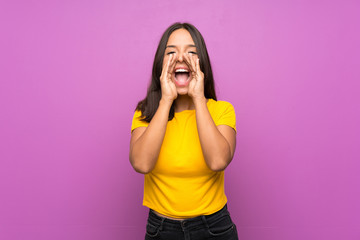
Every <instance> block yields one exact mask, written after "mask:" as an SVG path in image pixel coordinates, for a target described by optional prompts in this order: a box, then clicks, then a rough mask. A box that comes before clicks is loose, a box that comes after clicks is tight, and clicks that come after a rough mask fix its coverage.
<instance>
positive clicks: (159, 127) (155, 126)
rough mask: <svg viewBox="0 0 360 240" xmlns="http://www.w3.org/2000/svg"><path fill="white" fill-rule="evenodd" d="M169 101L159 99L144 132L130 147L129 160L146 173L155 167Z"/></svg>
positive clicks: (164, 130)
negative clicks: (157, 105)
mask: <svg viewBox="0 0 360 240" xmlns="http://www.w3.org/2000/svg"><path fill="white" fill-rule="evenodd" d="M171 104H172V103H171V102H169V101H163V100H160V103H159V107H158V109H157V111H156V113H155V115H154V117H153V118H152V120H151V121H150V123H149V125H148V126H147V128H146V130H145V132H144V133H143V134H142V135H141V136H140V137H139V139H137V141H136V142H135V143H134V144H133V147H132V148H131V149H130V162H131V164H132V166H133V167H134V168H135V170H137V171H138V172H141V173H148V172H151V170H152V169H153V168H154V167H155V164H156V161H157V159H158V156H159V153H160V149H161V145H162V142H163V139H164V136H165V132H166V126H167V122H168V118H169V111H170V108H171Z"/></svg>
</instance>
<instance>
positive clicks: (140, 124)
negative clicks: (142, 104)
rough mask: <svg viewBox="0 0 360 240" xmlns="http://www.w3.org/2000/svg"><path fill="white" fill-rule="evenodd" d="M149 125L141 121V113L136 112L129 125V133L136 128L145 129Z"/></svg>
mask: <svg viewBox="0 0 360 240" xmlns="http://www.w3.org/2000/svg"><path fill="white" fill-rule="evenodd" d="M148 125H149V123H148V122H146V121H142V120H141V111H140V110H136V111H135V113H134V116H133V120H132V124H131V132H132V131H133V130H134V129H135V128H138V127H147V126H148Z"/></svg>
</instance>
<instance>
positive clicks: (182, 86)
mask: <svg viewBox="0 0 360 240" xmlns="http://www.w3.org/2000/svg"><path fill="white" fill-rule="evenodd" d="M175 53H176V55H175V56H176V58H177V60H176V62H175V68H174V72H173V74H172V81H173V82H174V83H175V86H176V89H177V92H178V94H180V95H184V94H187V92H188V87H189V82H190V68H189V66H188V65H187V63H186V62H185V59H184V54H185V53H191V54H193V55H196V54H197V52H196V47H195V43H194V41H193V39H192V37H191V35H190V33H189V32H188V31H187V30H186V29H182V28H181V29H177V30H175V31H174V32H172V33H171V35H170V37H169V39H168V42H167V44H166V49H165V55H164V61H163V68H164V66H165V63H166V62H167V60H168V58H169V57H170V54H175Z"/></svg>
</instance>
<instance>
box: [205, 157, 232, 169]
mask: <svg viewBox="0 0 360 240" xmlns="http://www.w3.org/2000/svg"><path fill="white" fill-rule="evenodd" d="M230 162H231V159H225V158H217V159H212V161H210V164H208V166H209V168H210V170H211V171H214V172H221V171H224V170H225V169H226V167H227V166H228V165H229V164H230Z"/></svg>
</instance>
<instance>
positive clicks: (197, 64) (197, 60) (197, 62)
mask: <svg viewBox="0 0 360 240" xmlns="http://www.w3.org/2000/svg"><path fill="white" fill-rule="evenodd" d="M196 70H197V72H198V73H199V72H201V70H200V59H199V58H197V59H196Z"/></svg>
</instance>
